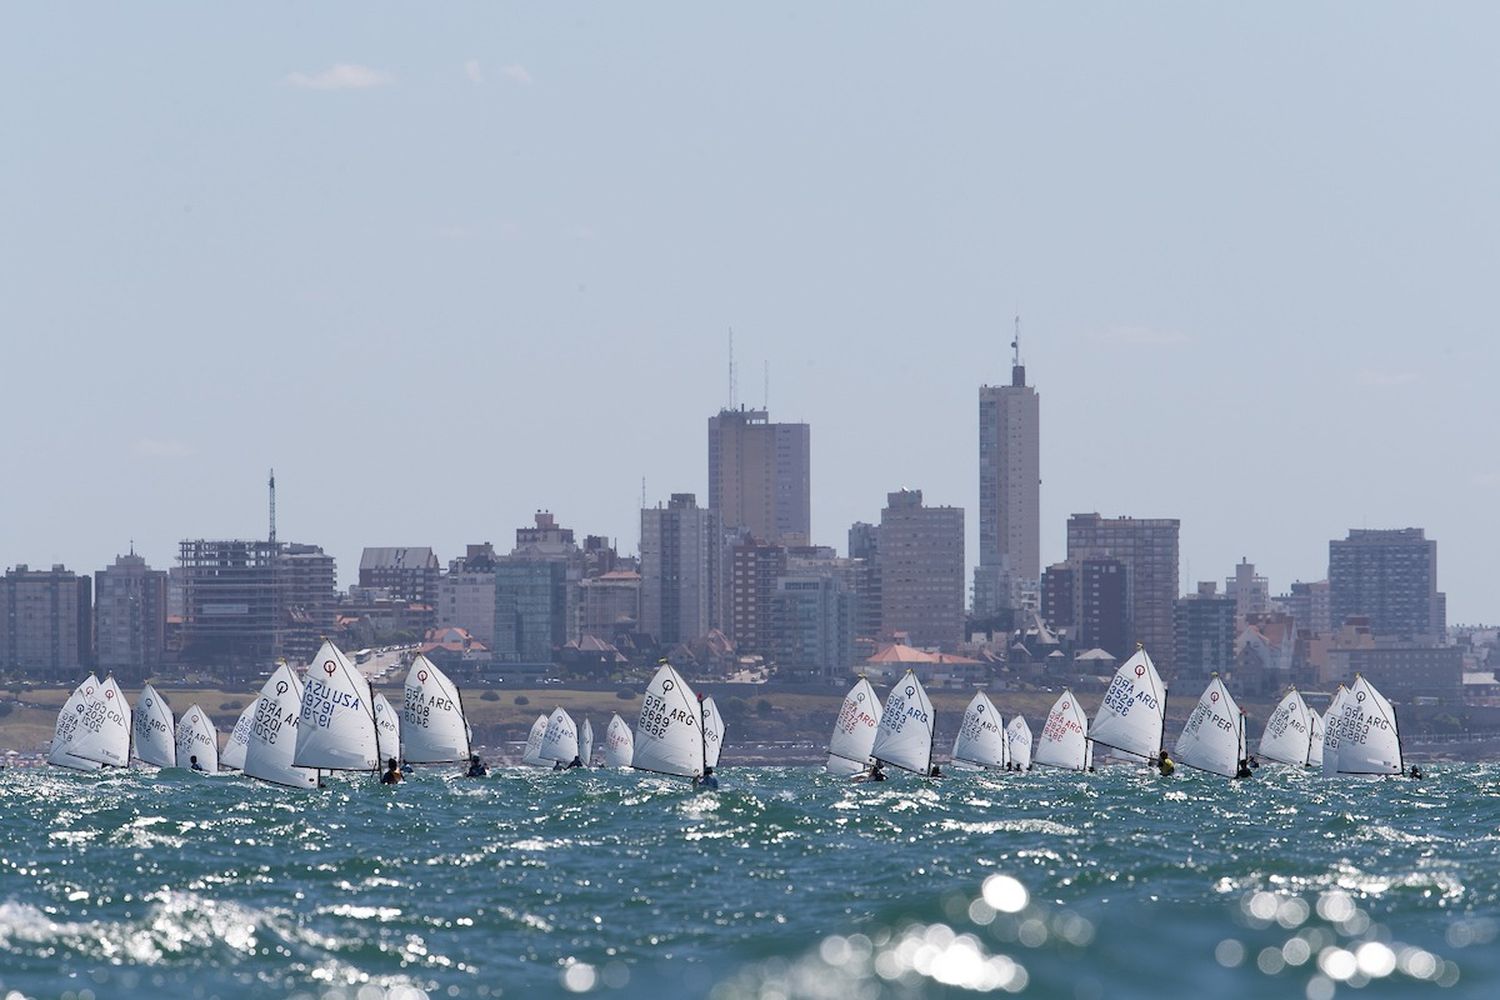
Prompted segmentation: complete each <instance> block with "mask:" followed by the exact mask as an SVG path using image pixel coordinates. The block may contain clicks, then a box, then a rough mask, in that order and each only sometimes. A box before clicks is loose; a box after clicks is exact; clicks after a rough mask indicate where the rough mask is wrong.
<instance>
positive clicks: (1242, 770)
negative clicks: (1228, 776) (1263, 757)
mask: <svg viewBox="0 0 1500 1000" xmlns="http://www.w3.org/2000/svg"><path fill="white" fill-rule="evenodd" d="M1234 776H1235V778H1236V779H1242V778H1249V777H1252V776H1253V772H1251V770H1250V758H1248V757H1241V758H1240V766H1239V768H1238V769H1237V770H1236V771H1235V772H1234Z"/></svg>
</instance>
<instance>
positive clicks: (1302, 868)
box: [0, 765, 1500, 1000]
mask: <svg viewBox="0 0 1500 1000" xmlns="http://www.w3.org/2000/svg"><path fill="white" fill-rule="evenodd" d="M4 776H5V786H4V791H3V793H0V808H3V811H0V996H4V995H6V994H7V992H9V991H14V992H15V993H19V994H20V995H22V996H27V997H57V996H69V995H71V996H74V997H95V998H106V997H152V998H160V997H164V996H174V997H175V996H191V997H215V996H217V997H239V996H247V997H261V996H264V997H282V996H291V995H302V996H313V997H327V998H330V1000H332V998H339V997H343V998H348V1000H378V998H380V997H388V998H391V1000H414V998H417V997H421V996H424V995H425V996H428V997H493V996H515V997H534V996H555V995H568V994H570V993H593V994H597V995H601V996H611V997H650V998H662V997H678V996H687V997H692V996H714V997H724V998H729V997H734V998H739V997H763V998H773V997H781V998H788V997H830V998H831V997H840V998H850V997H860V998H863V997H868V998H875V997H903V996H963V995H969V994H970V993H977V992H992V993H996V994H998V995H1021V996H1032V997H1066V998H1091V997H1153V998H1154V997H1162V996H1181V995H1209V996H1213V997H1215V998H1216V1000H1217V998H1229V997H1310V998H1312V1000H1326V998H1329V997H1333V996H1350V995H1361V996H1362V995H1365V994H1370V995H1378V996H1394V997H1405V996H1418V995H1432V996H1444V997H1457V996H1475V997H1489V996H1496V995H1500V945H1497V944H1496V942H1495V938H1496V934H1497V930H1500V795H1497V788H1500V770H1497V768H1496V767H1494V766H1489V765H1485V766H1457V765H1448V766H1434V767H1433V769H1432V771H1431V772H1430V774H1429V777H1428V779H1427V780H1426V781H1424V782H1421V783H1414V782H1411V781H1406V780H1396V779H1356V780H1345V781H1339V782H1333V781H1326V780H1324V779H1323V778H1322V777H1321V776H1319V775H1315V774H1311V773H1303V772H1294V771H1291V770H1287V769H1278V768H1274V767H1271V766H1267V767H1263V768H1262V769H1261V770H1260V771H1259V772H1258V775H1257V778H1256V779H1255V780H1253V781H1249V782H1243V783H1229V782H1225V781H1223V780H1220V779H1215V778H1211V777H1209V776H1206V775H1201V774H1187V775H1179V776H1178V777H1177V778H1175V779H1172V780H1169V781H1168V780H1162V779H1159V778H1155V777H1153V776H1151V775H1150V774H1148V773H1146V772H1143V771H1140V770H1137V769H1134V768H1126V767H1114V768H1105V769H1103V770H1102V771H1101V773H1099V774H1097V775H1088V776H1078V775H1069V774H1063V773H1059V772H1047V771H1041V770H1038V771H1035V772H1032V773H1028V774H1024V775H980V774H958V775H954V776H950V777H948V778H946V779H944V780H942V781H939V782H925V781H921V780H917V779H914V778H911V777H910V776H902V777H897V778H895V779H894V780H892V781H889V782H886V783H884V784H879V785H853V784H849V783H848V782H846V781H842V780H838V779H834V778H830V777H827V776H825V775H823V774H821V772H819V771H817V770H815V769H806V768H765V769H735V768H732V767H731V768H728V769H726V770H725V772H724V773H723V779H724V786H723V789H722V790H721V791H720V792H718V793H716V794H715V793H709V794H695V793H693V792H692V791H691V790H690V789H689V788H688V787H686V785H685V783H682V782H674V781H670V780H667V779H662V778H657V777H643V776H639V775H636V774H628V773H623V774H622V773H607V772H599V771H594V772H588V773H582V772H577V771H574V772H564V773H557V774H554V773H550V772H540V771H528V770H514V771H498V772H496V773H495V774H493V775H492V776H491V777H490V778H488V779H484V780H465V779H459V778H456V777H454V776H453V775H452V774H451V773H449V772H448V771H447V769H445V768H441V767H432V768H424V769H420V770H418V771H417V772H416V774H415V776H414V777H413V779H412V780H410V781H408V782H407V783H406V784H404V785H401V786H399V787H396V788H383V787H380V786H378V785H376V784H374V783H373V781H372V780H371V779H370V778H368V777H366V776H339V777H335V778H334V779H332V781H331V782H330V787H329V788H327V789H325V790H323V791H321V792H297V791H290V790H282V789H278V788H275V787H271V786H267V785H263V784H259V783H256V782H253V781H249V780H247V779H244V778H241V777H238V776H234V775H218V776H212V777H210V776H204V775H195V774H190V773H187V772H183V771H173V770H169V771H163V772H160V773H153V772H146V771H136V772H116V773H107V774H103V775H76V774H72V773H65V772H60V771H57V770H35V771H33V770H11V771H6V772H4Z"/></svg>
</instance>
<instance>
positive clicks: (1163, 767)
mask: <svg viewBox="0 0 1500 1000" xmlns="http://www.w3.org/2000/svg"><path fill="white" fill-rule="evenodd" d="M1156 769H1157V770H1158V771H1160V772H1161V776H1162V777H1163V778H1170V777H1171V776H1172V775H1173V773H1175V772H1176V770H1177V765H1176V764H1174V763H1172V758H1171V757H1169V756H1167V752H1166V751H1165V750H1163V751H1162V752H1161V755H1160V756H1159V757H1157V758H1156Z"/></svg>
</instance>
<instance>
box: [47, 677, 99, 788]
mask: <svg viewBox="0 0 1500 1000" xmlns="http://www.w3.org/2000/svg"><path fill="white" fill-rule="evenodd" d="M98 691H99V678H97V677H95V676H94V675H93V674H89V675H88V677H86V678H85V679H84V681H83V683H82V684H79V685H78V686H77V687H76V688H74V689H73V693H72V694H70V695H68V700H67V701H65V702H63V706H62V708H60V709H58V712H57V726H56V728H55V729H54V730H53V732H52V748H51V749H50V750H49V751H48V752H47V763H49V764H52V765H54V766H56V767H66V768H69V769H70V770H74V771H97V770H99V769H100V768H101V767H103V766H104V765H103V764H101V763H100V762H99V761H97V760H93V759H92V758H88V757H80V756H77V755H75V754H74V753H73V750H74V749H75V748H77V747H78V746H79V744H80V742H81V737H82V736H83V735H84V728H83V718H84V716H85V715H87V714H89V713H90V712H91V711H94V710H95V707H96V705H95V703H96V702H97V701H98V700H99V699H98V698H97V697H95V696H96V695H97V693H98ZM98 711H100V712H101V713H102V712H103V709H102V707H99V708H98Z"/></svg>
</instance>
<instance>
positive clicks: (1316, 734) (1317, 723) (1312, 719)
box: [1307, 708, 1323, 768]
mask: <svg viewBox="0 0 1500 1000" xmlns="http://www.w3.org/2000/svg"><path fill="white" fill-rule="evenodd" d="M1307 728H1308V732H1309V733H1311V734H1312V735H1311V736H1310V738H1309V739H1308V743H1307V766H1308V767H1319V768H1320V767H1322V766H1323V717H1322V716H1321V715H1319V714H1318V713H1317V712H1315V711H1313V710H1312V709H1310V708H1309V709H1308V710H1307Z"/></svg>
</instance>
